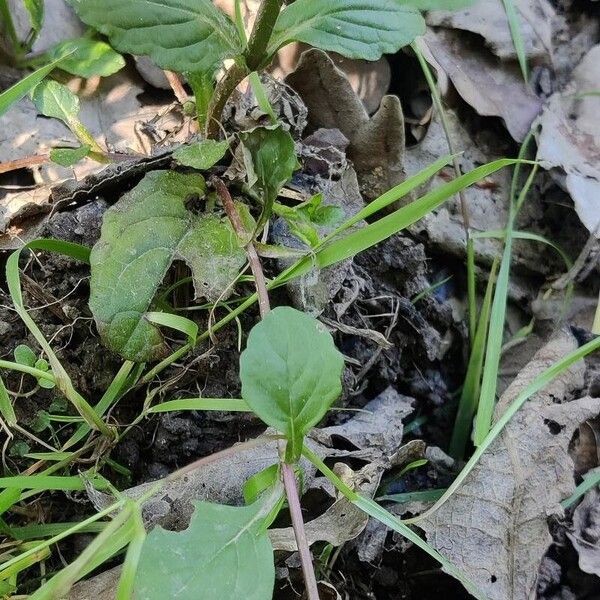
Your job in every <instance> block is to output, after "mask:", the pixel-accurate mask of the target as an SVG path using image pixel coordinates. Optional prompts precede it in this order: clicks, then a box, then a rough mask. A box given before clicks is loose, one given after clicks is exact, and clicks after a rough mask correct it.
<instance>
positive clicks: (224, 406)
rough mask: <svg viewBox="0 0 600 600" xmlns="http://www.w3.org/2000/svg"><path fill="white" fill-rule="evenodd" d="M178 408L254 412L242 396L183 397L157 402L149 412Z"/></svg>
mask: <svg viewBox="0 0 600 600" xmlns="http://www.w3.org/2000/svg"><path fill="white" fill-rule="evenodd" d="M177 410H219V411H229V412H252V409H251V408H250V407H249V406H248V404H247V403H246V401H245V400H242V399H241V398H182V399H181V400H170V401H169V402H163V403H162V404H157V405H156V406H152V407H150V408H149V409H148V412H149V413H164V412H174V411H177Z"/></svg>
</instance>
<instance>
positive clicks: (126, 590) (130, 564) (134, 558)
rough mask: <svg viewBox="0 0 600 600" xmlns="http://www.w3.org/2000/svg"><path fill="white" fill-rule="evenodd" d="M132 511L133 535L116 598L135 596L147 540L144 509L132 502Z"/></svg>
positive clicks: (117, 599)
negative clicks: (143, 549)
mask: <svg viewBox="0 0 600 600" xmlns="http://www.w3.org/2000/svg"><path fill="white" fill-rule="evenodd" d="M131 512H132V515H131V520H132V521H133V523H132V524H133V537H132V540H131V542H130V543H129V546H128V547H127V553H126V554H125V560H124V561H123V568H122V569H121V577H119V584H118V586H117V592H116V595H115V600H130V599H131V598H133V586H134V583H135V575H136V573H137V568H138V564H139V562H140V556H141V554H142V546H143V545H144V541H145V540H146V529H145V527H144V521H143V520H142V511H141V509H140V507H139V506H137V505H136V504H135V503H134V502H131Z"/></svg>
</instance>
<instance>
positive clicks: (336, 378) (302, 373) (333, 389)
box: [240, 306, 344, 462]
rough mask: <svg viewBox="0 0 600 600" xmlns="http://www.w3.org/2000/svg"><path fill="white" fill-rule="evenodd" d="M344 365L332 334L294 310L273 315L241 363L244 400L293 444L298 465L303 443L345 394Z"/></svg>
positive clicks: (292, 452) (291, 456) (256, 329)
mask: <svg viewBox="0 0 600 600" xmlns="http://www.w3.org/2000/svg"><path fill="white" fill-rule="evenodd" d="M343 367H344V359H343V357H342V355H341V353H340V352H339V350H338V349H337V348H336V347H335V344H334V343H333V338H332V337H331V335H330V334H329V332H328V331H327V330H326V329H325V328H324V327H323V326H322V325H321V324H320V323H319V322H318V321H317V320H316V319H314V318H313V317H311V316H309V315H307V314H305V313H302V312H300V311H298V310H296V309H294V308H291V307H288V306H282V307H278V308H275V309H274V310H272V311H271V312H270V313H269V314H268V315H267V316H266V317H265V318H264V319H263V320H262V321H261V322H260V323H258V324H257V325H256V326H255V327H254V328H253V329H252V331H251V332H250V335H249V337H248V345H247V346H246V349H245V350H244V352H242V356H241V358H240V379H241V381H242V398H243V399H244V400H245V401H246V402H247V403H248V405H249V406H250V408H252V410H253V411H254V412H255V413H256V414H257V415H258V416H259V417H260V418H261V419H262V420H263V421H264V422H265V423H267V425H270V426H271V427H274V428H275V429H277V430H278V431H280V432H281V433H283V434H284V435H285V436H286V437H287V439H288V455H287V459H288V460H290V461H291V462H293V461H295V460H297V459H298V458H299V456H300V453H301V452H302V439H303V437H304V436H305V435H306V433H307V432H308V431H309V430H310V428H311V427H313V426H314V425H316V424H317V423H318V422H319V421H320V420H321V419H322V418H323V417H324V416H325V414H326V412H327V410H328V409H329V407H330V406H331V404H332V403H333V402H334V401H335V400H336V398H338V397H339V395H340V394H341V392H342V384H341V375H342V369H343Z"/></svg>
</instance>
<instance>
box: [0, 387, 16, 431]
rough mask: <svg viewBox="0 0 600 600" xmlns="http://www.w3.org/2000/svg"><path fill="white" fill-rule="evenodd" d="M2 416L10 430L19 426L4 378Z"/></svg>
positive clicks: (0, 398) (0, 393) (1, 394)
mask: <svg viewBox="0 0 600 600" xmlns="http://www.w3.org/2000/svg"><path fill="white" fill-rule="evenodd" d="M0 414H1V415H2V418H3V419H4V420H5V421H6V424H7V425H8V427H9V428H10V427H14V426H15V425H16V424H17V415H16V414H15V409H14V408H13V405H12V402H11V401H10V396H9V395H8V392H7V391H6V387H5V386H4V381H3V380H2V377H0Z"/></svg>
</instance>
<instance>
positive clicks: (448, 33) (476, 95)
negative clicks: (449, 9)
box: [424, 29, 541, 142]
mask: <svg viewBox="0 0 600 600" xmlns="http://www.w3.org/2000/svg"><path fill="white" fill-rule="evenodd" d="M424 43H425V44H426V45H427V47H428V48H429V51H430V52H431V54H432V55H433V57H434V58H435V60H436V61H437V62H438V64H439V65H440V66H441V68H442V69H443V70H444V71H445V73H446V74H447V75H448V77H449V78H450V80H451V81H452V83H453V84H454V87H455V88H456V90H457V91H458V93H459V94H460V95H461V97H462V98H463V100H464V101H465V102H466V103H467V104H469V105H470V106H472V107H473V108H474V109H475V110H476V111H477V113H479V114H480V115H482V116H492V117H500V118H501V119H502V120H503V121H504V123H505V124H506V128H507V129H508V132H509V133H510V135H511V136H512V137H513V138H514V139H515V140H516V141H517V142H522V141H523V139H524V138H525V136H526V135H527V134H528V133H529V129H530V127H531V123H532V122H533V120H534V119H535V118H536V116H537V115H538V113H539V112H540V109H541V101H540V100H539V98H537V97H536V96H535V95H533V94H532V93H531V92H529V91H528V90H527V87H526V85H525V83H524V81H523V76H522V75H521V73H520V71H519V68H518V66H517V65H515V64H506V63H501V62H500V61H498V59H496V58H495V57H494V56H492V55H491V54H490V53H489V52H488V51H487V50H486V49H485V48H482V47H481V45H478V44H476V43H475V42H474V41H473V40H471V39H465V36H464V35H461V33H460V32H459V31H454V30H451V29H440V30H439V31H437V32H435V33H434V32H433V31H432V30H431V29H428V31H427V33H426V35H425V38H424Z"/></svg>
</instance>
